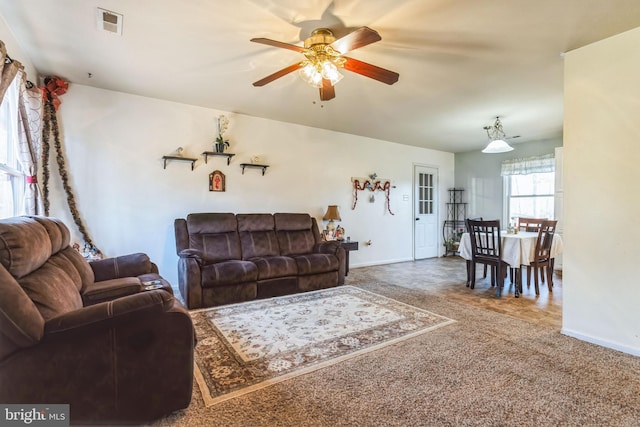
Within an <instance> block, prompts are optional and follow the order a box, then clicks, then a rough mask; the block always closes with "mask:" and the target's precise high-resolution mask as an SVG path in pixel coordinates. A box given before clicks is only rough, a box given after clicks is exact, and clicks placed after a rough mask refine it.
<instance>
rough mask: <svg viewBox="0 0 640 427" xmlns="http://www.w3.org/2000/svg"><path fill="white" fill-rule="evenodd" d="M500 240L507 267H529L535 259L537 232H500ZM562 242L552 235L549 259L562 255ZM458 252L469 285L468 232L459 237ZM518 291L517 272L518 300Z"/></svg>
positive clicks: (517, 288) (519, 283)
mask: <svg viewBox="0 0 640 427" xmlns="http://www.w3.org/2000/svg"><path fill="white" fill-rule="evenodd" d="M500 239H501V241H502V257H501V258H502V260H503V261H504V262H505V263H507V264H509V267H511V268H515V269H518V270H519V269H520V266H523V265H524V266H528V265H531V262H532V261H533V260H534V259H535V251H536V241H537V240H538V232H537V231H533V232H532V231H518V232H517V233H508V232H507V231H501V232H500ZM562 249H563V242H562V236H560V235H559V234H557V233H554V235H553V240H552V241H551V252H550V256H551V258H552V259H553V258H555V257H556V256H558V255H559V254H561V253H562ZM458 252H459V254H460V256H461V257H462V258H464V259H465V260H466V261H467V284H469V280H470V273H469V269H470V268H471V258H472V250H471V238H470V235H469V233H468V232H466V233H463V234H462V236H461V237H460V245H459V248H458ZM520 289H522V278H521V274H520V272H519V271H518V273H517V274H516V286H515V296H516V298H518V296H519V295H520Z"/></svg>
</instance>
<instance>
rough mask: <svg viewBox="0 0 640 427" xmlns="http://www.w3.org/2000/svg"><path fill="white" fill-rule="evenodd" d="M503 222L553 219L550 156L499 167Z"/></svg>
mask: <svg viewBox="0 0 640 427" xmlns="http://www.w3.org/2000/svg"><path fill="white" fill-rule="evenodd" d="M502 176H503V177H504V181H505V182H504V183H505V203H504V206H505V217H506V218H505V219H506V220H509V221H511V219H512V218H518V217H527V218H549V219H551V218H554V211H553V209H554V192H555V158H554V155H553V154H547V155H544V156H537V157H530V158H526V159H513V160H505V161H504V162H503V163H502Z"/></svg>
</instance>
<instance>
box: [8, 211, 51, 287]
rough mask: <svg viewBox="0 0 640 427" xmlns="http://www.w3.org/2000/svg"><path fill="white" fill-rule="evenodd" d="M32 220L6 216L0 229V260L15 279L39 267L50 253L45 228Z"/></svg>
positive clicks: (49, 243) (48, 239) (49, 240)
mask: <svg viewBox="0 0 640 427" xmlns="http://www.w3.org/2000/svg"><path fill="white" fill-rule="evenodd" d="M34 222H35V221H34V219H32V218H28V217H15V218H8V219H6V220H4V223H3V224H2V229H0V262H2V265H3V266H4V267H5V268H6V269H7V271H8V272H9V273H10V274H11V275H12V276H13V277H15V278H17V279H19V278H20V277H23V276H25V275H27V274H29V273H31V272H32V271H34V270H37V269H38V268H40V267H41V266H42V264H44V263H45V262H46V261H47V260H48V259H49V257H50V256H51V254H52V249H51V238H50V237H49V233H48V232H47V229H46V228H45V227H44V226H38V225H36V224H34Z"/></svg>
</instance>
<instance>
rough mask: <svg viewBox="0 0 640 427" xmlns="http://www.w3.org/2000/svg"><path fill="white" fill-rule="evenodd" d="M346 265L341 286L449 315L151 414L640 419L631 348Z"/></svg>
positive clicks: (190, 421) (266, 418) (235, 419)
mask: <svg viewBox="0 0 640 427" xmlns="http://www.w3.org/2000/svg"><path fill="white" fill-rule="evenodd" d="M352 271H354V273H352V274H350V276H349V282H350V284H352V285H353V284H356V285H357V286H359V287H362V288H363V289H367V290H369V291H372V292H375V293H378V294H381V295H385V296H387V297H389V298H393V299H396V300H398V301H401V302H404V303H407V304H410V305H413V306H416V307H420V308H422V309H424V310H428V311H431V312H435V313H438V314H441V315H443V316H446V317H448V318H451V319H455V320H456V322H455V323H453V324H451V325H449V326H447V327H445V328H439V329H436V330H434V331H432V332H429V333H427V334H422V335H419V336H416V337H413V338H411V339H408V340H405V341H402V342H399V343H396V344H394V345H391V346H388V347H385V348H382V349H379V350H376V351H373V352H370V353H367V354H364V355H361V356H357V357H355V358H352V359H349V360H346V361H344V362H341V363H338V364H335V365H332V366H329V367H327V368H324V369H320V370H317V371H314V372H311V373H309V374H306V375H302V376H299V377H296V378H293V379H290V380H287V381H284V382H281V383H279V384H275V385H273V386H271V387H268V388H264V389H262V390H258V391H256V392H254V393H250V394H247V395H245V396H240V397H238V398H235V399H231V400H228V401H226V402H222V403H220V404H218V405H215V406H212V407H210V408H207V407H205V405H204V403H203V400H202V397H201V396H200V393H199V390H198V389H197V387H194V394H193V400H192V403H191V405H190V407H189V408H187V409H186V410H184V411H178V412H176V413H174V414H172V415H170V416H168V417H166V418H164V419H162V420H159V421H158V422H157V423H156V424H157V425H176V426H447V425H465V426H486V425H496V426H559V425H560V426H637V425H640V358H637V357H633V356H630V355H627V354H623V353H619V352H616V351H614V350H610V349H606V348H603V347H598V346H595V345H592V344H589V343H586V342H583V341H579V340H576V339H573V338H570V337H566V336H563V335H561V334H560V333H559V332H558V331H557V330H556V329H552V328H549V327H542V326H538V325H535V324H533V323H530V322H527V321H524V320H519V319H515V318H512V317H509V316H505V315H503V314H499V313H495V312H492V311H488V310H484V309H481V308H476V307H471V306H468V305H462V304H460V303H456V302H453V301H449V300H446V299H443V298H441V297H440V296H438V294H437V292H429V291H424V290H416V289H410V288H406V287H401V286H397V285H395V284H393V283H391V282H392V280H391V279H387V280H386V282H385V283H382V282H378V283H376V282H372V281H371V280H370V279H371V278H370V277H367V280H366V282H365V281H361V280H360V279H359V277H361V278H362V277H365V276H366V275H359V274H358V271H357V270H352ZM462 274H464V273H462ZM462 283H464V282H462ZM462 286H464V284H462Z"/></svg>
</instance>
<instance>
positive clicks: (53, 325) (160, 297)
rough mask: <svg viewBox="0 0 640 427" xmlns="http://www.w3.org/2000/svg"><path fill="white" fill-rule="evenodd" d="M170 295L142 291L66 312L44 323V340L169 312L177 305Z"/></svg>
mask: <svg viewBox="0 0 640 427" xmlns="http://www.w3.org/2000/svg"><path fill="white" fill-rule="evenodd" d="M174 302H175V300H174V298H173V296H172V295H171V294H169V293H167V292H164V291H162V290H155V291H148V292H141V293H137V294H133V295H128V296H125V297H122V298H118V299H116V300H113V301H107V302H103V303H99V304H95V305H91V306H88V307H84V308H81V309H78V310H74V311H71V312H68V313H65V314H63V315H61V316H56V317H54V318H52V319H49V320H48V321H47V322H46V323H45V327H44V330H45V339H54V337H55V335H56V334H65V333H66V334H68V333H73V332H74V331H82V330H83V329H86V328H89V329H92V330H93V329H94V328H96V327H99V328H100V329H102V328H110V327H113V326H115V325H118V324H120V323H121V322H122V321H123V320H126V321H127V322H134V321H136V318H140V319H141V318H145V317H148V316H153V315H158V314H160V313H162V312H165V311H168V310H170V309H171V308H173V306H174Z"/></svg>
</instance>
